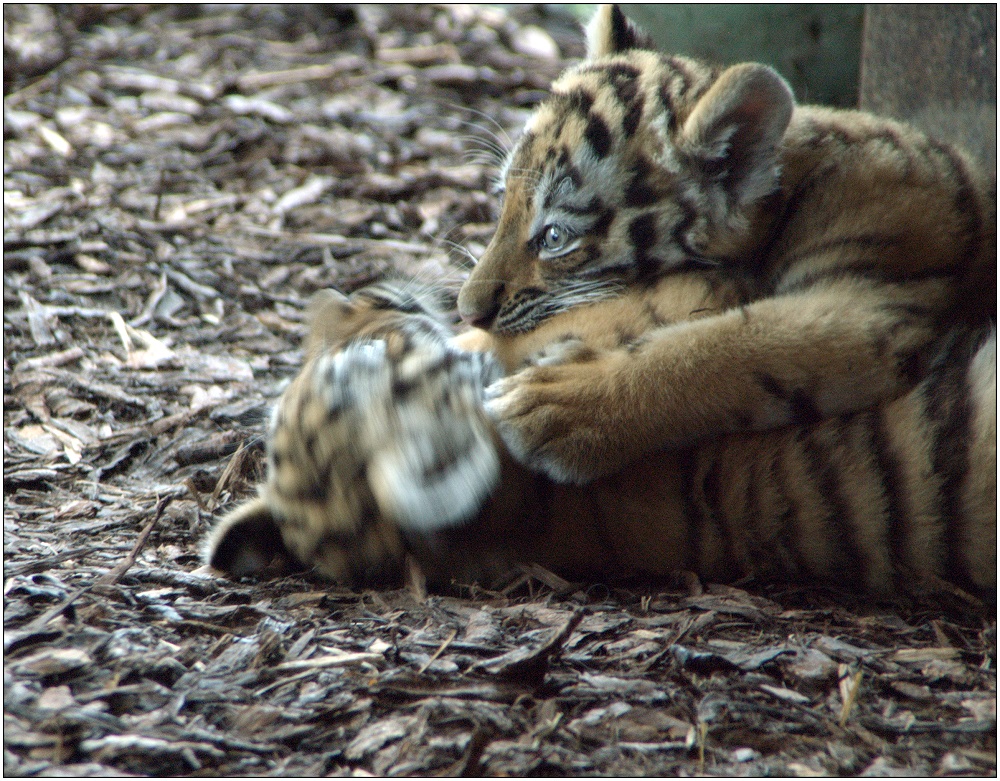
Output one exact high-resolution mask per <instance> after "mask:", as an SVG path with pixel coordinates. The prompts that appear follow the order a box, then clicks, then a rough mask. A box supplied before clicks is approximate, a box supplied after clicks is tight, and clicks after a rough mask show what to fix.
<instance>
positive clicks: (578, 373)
mask: <svg viewBox="0 0 1000 781" xmlns="http://www.w3.org/2000/svg"><path fill="white" fill-rule="evenodd" d="M621 360H622V359H621V357H620V356H619V355H617V354H616V353H614V352H606V353H598V352H595V351H593V350H591V349H590V348H587V347H586V346H584V345H583V344H582V343H580V342H577V341H576V340H569V341H566V342H558V343H555V344H553V345H550V346H549V347H547V348H545V349H544V350H542V351H540V352H539V353H537V354H536V355H534V356H532V358H531V359H529V363H530V365H529V366H527V367H526V368H524V369H521V370H520V371H518V372H516V373H514V374H512V375H510V376H509V377H505V378H504V379H502V380H499V381H498V382H495V383H493V384H492V385H490V386H489V387H488V388H487V389H486V396H485V398H486V411H487V413H488V414H489V416H490V417H491V418H492V420H493V422H494V425H495V426H496V429H497V432H498V433H499V434H500V436H501V438H502V439H503V441H504V444H506V446H507V448H508V449H509V450H510V452H511V454H512V455H513V456H514V457H515V458H516V459H517V460H518V461H520V462H521V463H523V464H524V465H525V466H527V467H529V468H530V469H533V470H535V471H537V472H541V473H543V474H545V475H548V476H549V477H551V478H552V479H553V480H555V481H556V482H559V483H581V484H582V483H588V482H590V481H591V480H594V479H595V478H597V477H600V476H602V475H606V474H610V473H613V472H615V471H617V470H618V469H619V468H620V467H621V466H623V465H624V464H625V463H627V462H628V461H629V460H631V459H630V457H629V451H628V449H627V445H626V446H625V447H624V448H623V447H622V445H621V440H622V437H621V431H620V430H619V419H620V417H621V416H620V415H619V414H618V413H619V411H620V408H621V405H620V403H619V402H618V401H617V400H616V398H615V393H614V378H615V377H616V375H617V373H618V372H619V371H620V369H621V366H620V362H621Z"/></svg>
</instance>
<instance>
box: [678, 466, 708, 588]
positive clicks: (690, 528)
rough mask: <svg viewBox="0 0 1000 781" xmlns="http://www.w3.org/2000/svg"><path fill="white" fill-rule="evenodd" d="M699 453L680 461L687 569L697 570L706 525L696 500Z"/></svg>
mask: <svg viewBox="0 0 1000 781" xmlns="http://www.w3.org/2000/svg"><path fill="white" fill-rule="evenodd" d="M698 461H699V459H698V451H692V452H691V453H690V454H689V457H688V458H682V459H680V463H681V464H682V467H683V468H682V471H681V496H683V497H684V518H685V520H686V521H687V523H686V524H685V526H686V528H687V557H686V562H687V567H688V568H689V569H692V570H697V568H698V565H699V563H700V562H701V544H702V543H701V531H702V527H704V525H705V518H704V516H703V515H702V512H701V505H700V504H699V503H698V502H697V501H696V500H695V495H694V493H695V489H694V476H695V472H696V471H697V470H698Z"/></svg>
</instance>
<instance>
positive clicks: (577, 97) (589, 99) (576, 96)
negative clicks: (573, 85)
mask: <svg viewBox="0 0 1000 781" xmlns="http://www.w3.org/2000/svg"><path fill="white" fill-rule="evenodd" d="M566 100H567V102H568V103H569V107H570V109H571V110H573V111H575V112H577V113H578V114H580V115H581V116H583V117H585V116H587V115H588V114H589V113H590V109H591V108H593V106H594V96H593V95H591V94H590V93H589V92H588V91H587V90H585V89H582V88H578V89H575V90H573V91H572V92H570V93H569V94H567V95H566Z"/></svg>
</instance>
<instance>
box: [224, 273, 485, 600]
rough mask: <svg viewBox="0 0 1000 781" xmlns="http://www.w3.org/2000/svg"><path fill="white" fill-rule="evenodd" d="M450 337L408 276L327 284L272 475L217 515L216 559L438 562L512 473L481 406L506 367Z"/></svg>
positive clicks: (374, 566)
mask: <svg viewBox="0 0 1000 781" xmlns="http://www.w3.org/2000/svg"><path fill="white" fill-rule="evenodd" d="M450 335H451V334H450V330H449V328H448V326H447V325H446V323H445V321H444V319H443V318H442V316H441V315H440V314H439V313H438V311H437V309H436V306H435V301H434V300H433V299H432V298H431V297H430V296H429V295H427V294H426V293H425V291H421V290H420V289H418V288H416V287H414V286H413V285H412V284H410V283H403V282H387V283H380V284H378V285H374V286H371V287H367V288H364V289H362V290H360V291H358V292H356V293H354V294H353V295H352V296H350V297H347V296H344V295H342V294H340V293H338V292H336V291H333V290H329V291H321V292H320V293H318V294H317V295H316V297H315V299H314V300H313V303H312V305H311V307H310V325H309V332H308V336H307V338H306V361H305V363H304V365H303V367H302V369H301V371H300V372H299V374H298V375H297V376H296V377H295V378H294V379H293V380H292V381H291V383H290V384H289V385H288V387H287V388H286V389H285V391H284V393H283V394H282V395H281V398H280V399H279V400H278V402H277V404H276V405H275V407H274V410H273V413H272V416H271V422H270V425H269V427H268V432H267V478H266V480H265V481H264V483H263V484H262V485H261V486H260V489H259V495H258V496H257V497H256V498H255V499H252V500H250V501H249V502H247V503H245V504H243V505H242V506H240V507H238V508H236V509H235V510H234V511H232V512H231V513H229V514H228V515H226V516H225V517H224V518H222V519H221V521H220V522H219V524H218V525H217V526H216V527H215V529H214V530H213V532H212V533H211V535H210V536H209V538H208V541H207V544H206V546H205V560H206V563H208V564H210V565H211V566H212V567H214V568H216V569H219V570H222V571H223V572H228V573H230V574H233V575H246V574H254V573H259V572H261V571H263V570H267V569H278V570H281V569H287V568H289V567H291V568H295V567H299V568H305V569H309V570H312V571H313V572H315V573H317V574H319V575H321V576H323V577H326V578H329V579H331V580H335V581H340V582H347V583H359V584H360V583H386V582H393V581H396V580H398V578H399V575H400V572H401V567H402V563H403V558H404V556H405V554H406V553H407V551H409V550H411V549H420V550H421V551H424V553H425V555H426V556H427V557H428V558H429V561H431V562H432V563H433V561H434V559H433V556H435V555H436V554H437V551H436V549H435V547H434V542H433V541H434V539H435V535H437V534H439V533H444V532H446V531H448V530H450V529H452V528H456V527H462V526H464V525H465V524H466V523H467V522H469V521H470V519H472V518H474V517H475V515H476V513H477V512H478V510H479V508H480V506H481V504H482V503H483V501H485V499H486V497H487V496H488V495H489V493H490V492H491V491H492V490H493V488H494V487H495V485H496V483H497V481H498V479H499V471H500V462H499V456H498V453H497V449H496V446H495V444H494V440H493V438H492V432H491V429H490V427H489V423H488V420H487V419H486V416H485V413H484V412H483V411H482V396H483V389H484V387H485V386H486V385H487V384H489V383H490V382H492V381H494V380H495V379H497V378H498V376H499V368H498V367H497V365H496V364H495V362H494V361H493V360H492V358H491V357H490V356H489V355H486V354H478V353H466V352H463V351H461V350H458V349H457V348H455V347H453V346H452V345H451V344H450V341H449V337H450Z"/></svg>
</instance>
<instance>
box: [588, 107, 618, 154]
mask: <svg viewBox="0 0 1000 781" xmlns="http://www.w3.org/2000/svg"><path fill="white" fill-rule="evenodd" d="M583 135H584V137H585V138H586V139H587V142H588V143H589V144H590V146H591V148H592V149H593V150H594V154H596V155H597V156H598V157H600V158H604V157H607V156H608V154H609V153H610V152H611V143H612V141H613V138H612V137H611V130H610V129H609V128H608V123H607V122H605V121H604V120H603V119H602V118H601V117H600V116H599V115H597V114H594V113H591V114H590V115H588V117H587V127H586V129H585V130H584V131H583Z"/></svg>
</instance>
